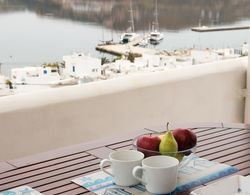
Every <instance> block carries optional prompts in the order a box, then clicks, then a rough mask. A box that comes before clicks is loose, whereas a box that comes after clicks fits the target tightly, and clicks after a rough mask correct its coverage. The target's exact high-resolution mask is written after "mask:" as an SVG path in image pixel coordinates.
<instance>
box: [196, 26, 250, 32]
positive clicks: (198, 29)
mask: <svg viewBox="0 0 250 195" xmlns="http://www.w3.org/2000/svg"><path fill="white" fill-rule="evenodd" d="M247 29H250V26H237V27H208V26H199V27H193V28H191V30H192V31H195V32H213V31H228V30H247Z"/></svg>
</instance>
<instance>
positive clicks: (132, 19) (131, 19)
mask: <svg viewBox="0 0 250 195" xmlns="http://www.w3.org/2000/svg"><path fill="white" fill-rule="evenodd" d="M129 12H130V20H129V23H130V24H131V31H132V32H134V31H135V24H134V15H133V9H132V0H130V9H129Z"/></svg>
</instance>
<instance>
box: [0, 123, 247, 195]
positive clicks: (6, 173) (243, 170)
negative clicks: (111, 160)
mask: <svg viewBox="0 0 250 195" xmlns="http://www.w3.org/2000/svg"><path fill="white" fill-rule="evenodd" d="M172 126H173V125H172ZM175 126H176V127H189V128H192V130H193V131H194V132H195V133H196V134H197V136H198V148H197V152H196V154H197V155H198V156H199V157H203V158H206V159H208V160H212V161H217V162H220V163H226V164H229V165H232V166H235V167H237V168H238V169H239V172H238V173H237V174H240V175H250V128H249V126H247V125H244V124H224V125H223V124H184V125H183V124H177V125H175ZM152 130H153V131H162V130H163V128H162V127H159V128H147V129H143V130H140V131H135V132H132V133H127V134H126V135H120V136H118V137H112V138H109V139H103V140H99V141H96V142H92V143H87V144H80V145H75V146H71V147H67V148H63V149H58V150H55V151H50V152H46V153H43V154H37V155H34V156H30V157H25V158H21V159H16V160H11V161H7V162H0V191H4V190H7V189H10V188H14V187H17V186H21V185H29V186H30V187H33V188H34V189H36V190H38V191H39V192H41V193H43V194H48V195H49V194H64V195H65V194H69V195H74V194H93V193H91V192H89V191H88V190H86V189H84V188H82V187H80V186H78V185H76V184H74V183H72V182H71V180H72V179H74V178H77V177H81V176H84V175H88V174H90V173H92V172H95V171H98V170H99V162H100V160H101V159H103V158H107V157H108V154H109V153H110V152H111V151H113V150H120V149H130V148H131V143H132V139H133V138H134V137H136V136H137V135H139V134H142V133H148V132H151V131H152ZM178 194H189V192H184V193H178Z"/></svg>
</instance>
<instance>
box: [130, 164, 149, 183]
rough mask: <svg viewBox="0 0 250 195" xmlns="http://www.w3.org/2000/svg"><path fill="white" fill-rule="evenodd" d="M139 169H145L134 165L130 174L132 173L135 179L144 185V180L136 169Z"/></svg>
mask: <svg viewBox="0 0 250 195" xmlns="http://www.w3.org/2000/svg"><path fill="white" fill-rule="evenodd" d="M140 170H141V171H145V169H144V168H143V167H141V166H136V167H134V168H133V171H132V174H133V176H134V177H135V178H136V179H138V180H139V181H140V182H141V183H142V184H144V185H146V182H145V181H144V180H143V179H142V178H141V177H139V176H138V171H140Z"/></svg>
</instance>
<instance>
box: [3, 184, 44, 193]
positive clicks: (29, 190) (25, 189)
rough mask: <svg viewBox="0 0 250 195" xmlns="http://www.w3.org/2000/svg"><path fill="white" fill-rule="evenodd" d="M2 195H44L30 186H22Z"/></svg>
mask: <svg viewBox="0 0 250 195" xmlns="http://www.w3.org/2000/svg"><path fill="white" fill-rule="evenodd" d="M0 195H42V194H41V193H40V192H38V191H36V190H34V189H33V188H31V187H29V186H20V187H17V188H13V189H10V190H6V191H3V192H0Z"/></svg>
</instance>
